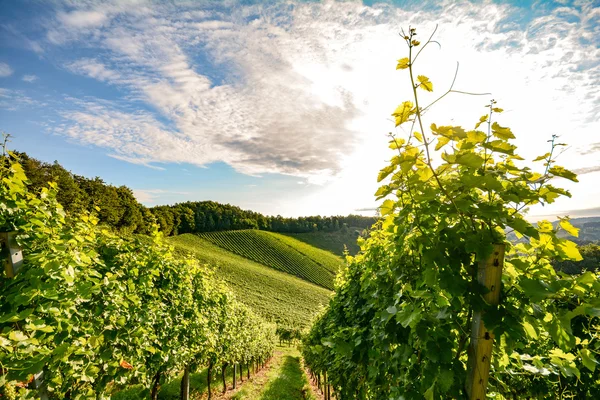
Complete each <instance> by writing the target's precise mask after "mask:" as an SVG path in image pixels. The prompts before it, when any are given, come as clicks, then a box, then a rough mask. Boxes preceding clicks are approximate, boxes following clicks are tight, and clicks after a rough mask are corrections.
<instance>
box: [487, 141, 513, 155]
mask: <svg viewBox="0 0 600 400" xmlns="http://www.w3.org/2000/svg"><path fill="white" fill-rule="evenodd" d="M483 147H485V148H486V149H490V150H492V151H495V152H498V153H502V154H508V155H513V154H514V151H515V149H516V148H517V146H514V145H512V144H510V143H508V142H505V141H503V140H492V141H490V142H487V143H484V144H483Z"/></svg>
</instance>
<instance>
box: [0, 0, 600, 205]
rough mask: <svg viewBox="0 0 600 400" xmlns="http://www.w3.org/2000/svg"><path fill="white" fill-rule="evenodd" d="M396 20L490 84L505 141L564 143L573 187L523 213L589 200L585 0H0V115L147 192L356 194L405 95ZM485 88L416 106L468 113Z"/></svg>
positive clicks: (426, 60)
mask: <svg viewBox="0 0 600 400" xmlns="http://www.w3.org/2000/svg"><path fill="white" fill-rule="evenodd" d="M409 24H410V25H412V26H416V27H417V28H418V29H419V32H421V33H422V35H423V36H425V34H426V33H429V32H431V31H432V30H433V29H434V27H435V25H436V24H437V25H438V26H439V28H438V33H437V36H436V37H437V39H438V41H439V42H440V43H442V48H441V49H433V50H431V51H430V52H429V53H426V54H424V56H423V58H422V61H421V63H422V64H421V68H422V69H423V73H424V74H426V75H428V76H429V77H430V78H431V79H432V81H434V83H435V84H436V87H438V88H442V87H446V86H447V85H449V83H450V81H451V80H452V76H453V74H454V69H455V67H456V62H460V69H459V79H458V80H457V85H458V88H459V89H462V90H469V91H475V92H491V93H492V96H491V97H493V98H495V99H496V100H498V101H499V104H500V105H501V106H502V107H503V108H505V109H506V110H507V112H506V113H505V115H504V116H503V120H502V121H501V122H502V123H503V124H504V125H508V126H510V127H511V128H512V129H513V131H514V132H515V133H516V134H517V136H518V140H517V145H519V146H520V147H521V154H522V155H523V156H526V157H535V156H537V155H539V154H540V153H544V152H545V151H544V150H545V149H544V148H543V146H544V145H545V143H546V140H547V139H548V138H549V137H550V136H551V135H552V134H558V135H561V140H563V141H565V142H567V143H569V144H570V148H569V149H568V151H567V152H565V153H564V154H563V155H561V158H560V163H561V164H563V165H565V166H567V167H569V168H572V169H575V170H577V171H578V172H579V173H580V181H581V183H579V184H578V185H570V184H568V183H564V184H563V186H565V187H567V188H568V189H570V190H571V191H572V193H573V198H572V199H570V200H568V201H567V200H564V201H559V202H558V203H557V204H555V205H552V206H549V207H546V208H544V209H541V208H540V209H533V210H531V213H532V214H537V215H546V214H549V215H560V214H564V213H570V214H571V215H572V216H583V215H592V214H600V204H598V201H597V199H598V198H600V188H598V185H597V184H596V183H595V182H597V181H598V179H599V178H600V132H599V128H600V126H599V125H600V123H599V120H600V4H599V3H598V2H594V1H565V2H562V1H561V2H544V1H537V2H520V1H508V2H487V1H483V2H450V1H448V2H425V3H423V2H417V1H403V2H375V1H365V2H364V3H363V2H357V1H345V2H334V1H325V2H317V1H311V2H289V1H288V2H277V1H269V2H257V1H252V2H250V1H212V2H211V1H177V2H173V3H166V2H149V1H144V0H129V1H105V2H96V1H48V2H46V1H0V129H2V130H4V131H6V132H9V133H11V135H12V136H13V140H12V143H11V146H12V147H13V148H15V149H17V150H21V151H26V152H28V153H29V154H30V155H32V156H34V157H36V158H39V159H41V160H44V161H50V162H51V161H54V160H58V161H59V162H60V163H61V164H62V165H64V166H65V167H66V168H67V169H69V170H71V171H73V172H74V173H77V174H81V175H86V176H90V177H91V176H100V177H101V178H103V179H104V180H105V181H106V182H109V183H111V184H115V185H127V186H129V187H131V188H132V189H133V190H134V191H135V193H136V195H137V197H138V199H139V200H140V201H142V202H143V203H145V204H147V205H154V204H165V203H174V202H179V201H185V200H207V199H210V200H216V201H220V202H227V203H231V204H236V205H239V206H241V207H243V208H249V209H253V210H256V211H260V212H263V213H266V214H282V215H288V216H298V215H308V214H346V213H350V212H354V211H355V210H357V209H373V208H374V207H375V206H376V203H375V201H374V198H373V193H374V191H375V190H376V187H377V184H376V182H375V177H376V175H377V171H378V170H379V169H380V168H381V167H382V166H384V165H385V162H386V160H387V159H389V158H390V156H391V154H390V153H389V150H387V146H386V140H387V139H386V135H387V132H389V131H390V130H392V129H394V127H393V124H392V123H391V121H390V118H389V114H390V113H391V111H392V110H393V109H394V108H395V106H396V105H397V104H398V103H400V102H401V101H403V100H405V99H407V98H409V97H408V96H409V95H410V93H409V91H408V90H407V89H408V88H407V86H406V84H405V82H404V80H402V77H401V76H400V75H399V73H397V72H396V71H395V60H396V59H398V58H401V57H403V56H405V54H404V48H403V47H402V43H401V42H400V40H399V38H398V35H397V32H398V31H399V30H400V28H402V27H404V28H406V27H407V26H408V25H409ZM489 98H490V97H489V96H483V97H469V98H464V97H463V98H457V97H449V98H448V100H445V102H444V103H443V104H441V105H440V106H439V107H438V108H437V109H434V110H433V111H432V112H431V113H430V115H429V116H428V117H429V118H431V122H434V121H435V122H438V123H442V124H443V123H449V122H451V123H453V124H455V123H461V124H464V125H465V126H467V125H468V126H470V125H471V124H472V123H473V121H474V120H476V119H477V118H478V117H479V115H480V114H481V109H482V108H481V107H482V106H483V105H484V104H486V103H487V101H489ZM399 133H400V134H401V133H402V132H399ZM581 210H587V211H581ZM369 212H370V211H367V213H369Z"/></svg>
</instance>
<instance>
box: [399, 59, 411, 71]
mask: <svg viewBox="0 0 600 400" xmlns="http://www.w3.org/2000/svg"><path fill="white" fill-rule="evenodd" d="M409 63H410V60H409V59H408V57H404V58H401V59H399V60H398V65H396V69H406V68H408V65H409Z"/></svg>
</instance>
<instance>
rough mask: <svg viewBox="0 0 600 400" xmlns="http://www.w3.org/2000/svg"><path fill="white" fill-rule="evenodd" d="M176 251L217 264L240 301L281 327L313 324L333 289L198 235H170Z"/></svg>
mask: <svg viewBox="0 0 600 400" xmlns="http://www.w3.org/2000/svg"><path fill="white" fill-rule="evenodd" d="M168 242H169V243H170V244H172V245H174V246H175V252H176V253H185V254H191V255H193V256H194V257H196V258H197V259H198V260H200V261H201V262H204V263H208V264H210V265H214V266H215V270H216V272H215V273H216V275H217V276H218V277H219V278H221V279H223V280H224V281H225V282H226V283H227V286H228V287H230V288H231V290H232V291H233V292H234V293H235V295H236V297H237V298H238V299H239V301H241V302H243V303H245V304H246V305H248V306H250V308H252V310H254V311H255V312H257V313H259V314H260V315H262V316H263V317H264V318H266V319H268V320H271V321H274V322H276V323H277V326H278V328H279V329H290V330H296V329H303V328H306V327H308V326H309V325H310V320H311V319H312V318H313V317H314V314H315V312H316V310H318V309H320V308H321V307H323V306H324V305H325V304H327V300H328V298H329V295H330V294H331V292H330V291H328V290H326V289H324V288H322V287H320V286H316V285H314V284H312V283H309V282H306V281H304V280H302V279H300V278H297V277H295V276H292V275H290V274H287V273H283V272H280V271H278V270H275V269H273V268H270V267H267V266H265V265H263V264H260V263H257V262H254V261H252V260H249V259H247V258H244V257H242V256H240V255H237V254H235V253H232V252H230V251H227V250H225V249H223V248H221V247H218V246H216V245H214V244H213V243H211V242H209V241H207V240H205V239H202V238H201V237H199V236H197V235H191V234H185V235H179V236H173V237H170V238H168Z"/></svg>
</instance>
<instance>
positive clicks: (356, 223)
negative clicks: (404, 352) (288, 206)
mask: <svg viewBox="0 0 600 400" xmlns="http://www.w3.org/2000/svg"><path fill="white" fill-rule="evenodd" d="M15 156H16V157H17V158H18V159H19V161H20V163H21V165H22V166H23V169H24V171H25V173H26V175H27V177H28V179H29V182H30V184H29V187H30V190H32V191H33V192H36V193H39V192H41V190H42V189H43V188H44V187H46V186H47V184H48V182H51V181H52V182H56V184H57V188H56V191H57V195H56V196H57V200H58V202H59V203H60V204H62V206H63V207H64V209H65V211H67V212H69V213H74V214H76V213H81V212H84V211H85V212H95V213H96V214H97V217H98V219H99V222H100V223H101V224H106V225H109V226H111V227H113V228H115V229H117V230H119V231H120V232H124V233H140V234H148V233H150V231H151V229H152V226H153V224H154V223H158V225H159V229H160V231H161V232H163V234H164V235H166V236H170V235H178V234H182V233H199V232H212V231H224V230H239V229H260V230H265V231H271V232H280V233H305V232H317V231H321V232H336V231H340V230H342V231H344V230H348V229H359V230H363V229H366V228H369V227H370V226H371V225H373V223H374V222H375V220H376V218H374V217H364V216H361V215H348V216H331V217H324V216H319V215H317V216H309V217H300V218H285V217H282V216H281V215H277V216H270V215H263V214H261V213H258V212H254V211H250V210H243V209H241V208H239V207H236V206H232V205H229V204H221V203H217V202H214V201H194V202H191V201H190V202H185V203H179V204H175V205H161V206H155V207H145V206H144V205H142V204H140V203H139V202H138V201H137V200H136V198H135V196H134V194H133V191H132V190H131V189H130V188H128V187H126V186H118V187H117V186H113V185H109V184H107V183H105V182H104V181H103V180H102V179H100V178H98V177H95V178H86V177H84V176H81V175H76V174H73V173H71V172H69V171H67V170H66V169H65V168H63V167H62V166H61V165H60V164H59V163H58V162H56V161H55V162H54V163H52V164H50V163H45V162H42V161H39V160H37V159H35V158H32V157H30V156H28V155H27V154H26V153H23V152H15Z"/></svg>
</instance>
